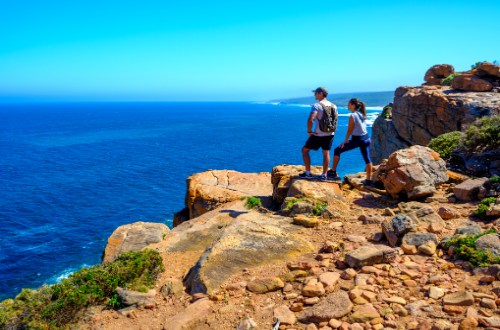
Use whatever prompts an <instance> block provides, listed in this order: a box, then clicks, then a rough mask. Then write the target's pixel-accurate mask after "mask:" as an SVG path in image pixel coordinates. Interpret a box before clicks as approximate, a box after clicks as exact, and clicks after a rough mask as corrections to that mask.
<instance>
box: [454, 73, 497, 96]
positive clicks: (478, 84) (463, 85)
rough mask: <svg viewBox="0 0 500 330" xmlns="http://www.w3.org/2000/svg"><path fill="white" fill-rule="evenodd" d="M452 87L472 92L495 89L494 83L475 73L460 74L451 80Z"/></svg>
mask: <svg viewBox="0 0 500 330" xmlns="http://www.w3.org/2000/svg"><path fill="white" fill-rule="evenodd" d="M451 87H453V88H454V89H460V90H464V91H472V92H489V91H491V90H492V89H493V85H492V84H491V83H490V82H489V81H487V80H485V79H481V78H479V77H478V76H476V75H473V74H459V75H456V76H455V78H453V80H452V81H451Z"/></svg>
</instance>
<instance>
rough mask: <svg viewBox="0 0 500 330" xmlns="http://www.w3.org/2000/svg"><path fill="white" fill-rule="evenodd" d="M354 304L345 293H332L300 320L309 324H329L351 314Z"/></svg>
mask: <svg viewBox="0 0 500 330" xmlns="http://www.w3.org/2000/svg"><path fill="white" fill-rule="evenodd" d="M352 308H353V304H352V302H351V300H350V299H349V295H348V294H347V292H345V291H337V292H333V293H330V294H329V295H327V296H326V297H325V299H323V300H322V301H321V302H320V303H319V304H316V305H314V306H313V307H312V308H311V309H309V310H307V311H305V312H304V313H303V314H302V315H301V316H300V317H299V318H300V320H302V321H309V322H328V321H329V320H331V319H338V318H341V317H343V316H345V315H347V314H348V313H349V312H351V310H352Z"/></svg>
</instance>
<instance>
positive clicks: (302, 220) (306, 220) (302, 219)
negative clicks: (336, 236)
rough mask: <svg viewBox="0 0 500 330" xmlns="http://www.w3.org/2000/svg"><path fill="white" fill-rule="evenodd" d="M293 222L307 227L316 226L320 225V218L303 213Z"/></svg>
mask: <svg viewBox="0 0 500 330" xmlns="http://www.w3.org/2000/svg"><path fill="white" fill-rule="evenodd" d="M293 223H294V224H295V225H298V226H302V227H306V228H315V227H317V226H318V225H319V220H318V218H313V217H308V216H306V215H303V214H299V215H297V216H296V217H294V218H293Z"/></svg>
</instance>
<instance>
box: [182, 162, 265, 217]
mask: <svg viewBox="0 0 500 330" xmlns="http://www.w3.org/2000/svg"><path fill="white" fill-rule="evenodd" d="M186 182H187V194H186V207H187V208H188V210H189V218H190V219H193V218H196V217H198V216H200V215H202V214H204V213H206V212H208V211H210V210H213V209H216V208H217V207H219V206H221V205H223V204H225V203H228V202H232V201H235V200H239V199H241V198H242V197H246V196H256V197H270V196H271V195H272V192H273V186H272V184H271V175H270V173H240V172H236V171H229V170H210V171H206V172H202V173H197V174H193V175H191V176H190V177H189V178H188V179H187V180H186Z"/></svg>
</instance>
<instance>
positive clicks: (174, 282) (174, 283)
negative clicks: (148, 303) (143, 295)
mask: <svg viewBox="0 0 500 330" xmlns="http://www.w3.org/2000/svg"><path fill="white" fill-rule="evenodd" d="M160 292H161V294H162V295H163V296H164V297H165V298H166V297H169V296H171V295H173V296H180V295H182V293H183V292H184V285H183V284H182V281H181V280H178V279H170V280H168V281H167V282H166V283H165V284H164V285H163V286H162V287H161V289H160Z"/></svg>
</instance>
